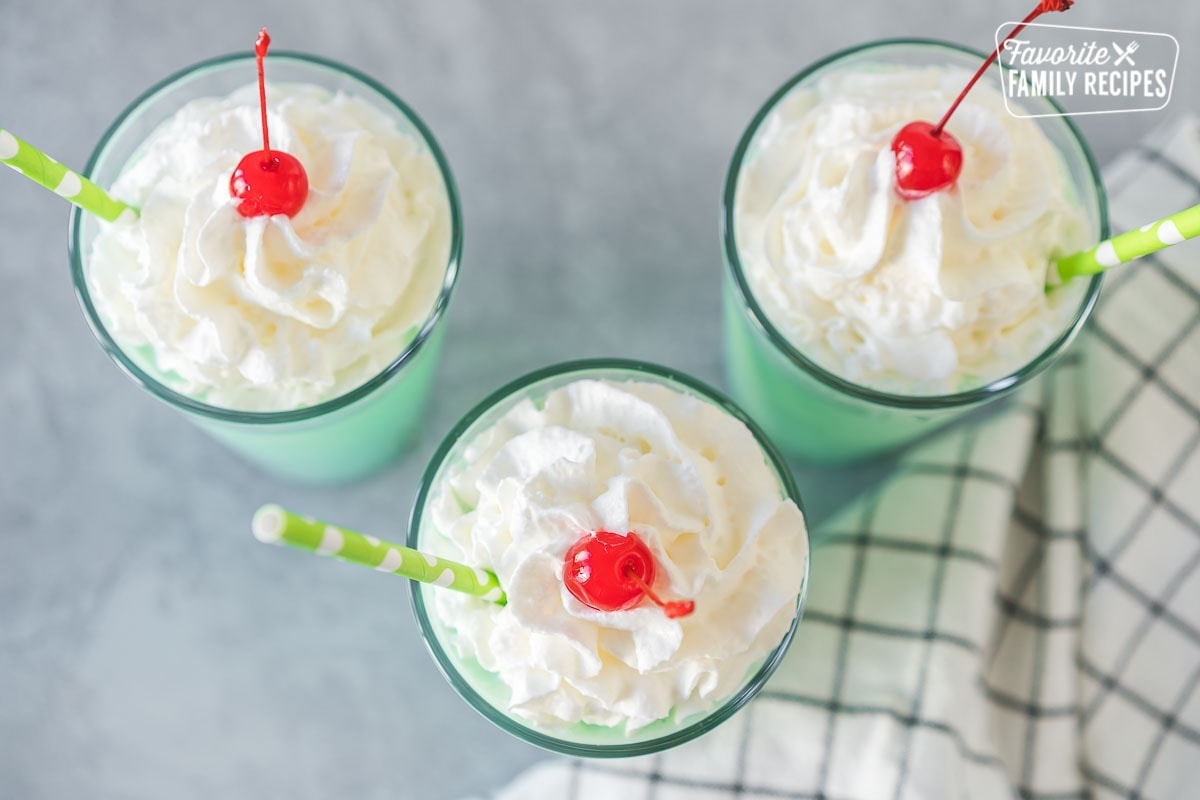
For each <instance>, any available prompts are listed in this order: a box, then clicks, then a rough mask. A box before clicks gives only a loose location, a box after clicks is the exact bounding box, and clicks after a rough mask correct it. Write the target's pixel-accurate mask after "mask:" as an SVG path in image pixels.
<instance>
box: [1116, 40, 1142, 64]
mask: <svg viewBox="0 0 1200 800" xmlns="http://www.w3.org/2000/svg"><path fill="white" fill-rule="evenodd" d="M1112 47H1113V50H1115V51H1116V53H1117V60H1116V61H1114V62H1113V66H1114V67H1119V66H1121V64H1123V63H1125V62H1126V61H1128V62H1129V66H1131V67H1135V66H1137V63H1136V62H1135V61H1134V60H1133V54H1134V53H1136V52H1137V49H1138V43H1137V39H1134V40H1133V41H1132V42H1130V43H1129V45H1128V46H1127V47H1126V48H1125V49H1124V50H1122V49H1121V45H1119V44H1117V43H1116V42H1113V43H1112Z"/></svg>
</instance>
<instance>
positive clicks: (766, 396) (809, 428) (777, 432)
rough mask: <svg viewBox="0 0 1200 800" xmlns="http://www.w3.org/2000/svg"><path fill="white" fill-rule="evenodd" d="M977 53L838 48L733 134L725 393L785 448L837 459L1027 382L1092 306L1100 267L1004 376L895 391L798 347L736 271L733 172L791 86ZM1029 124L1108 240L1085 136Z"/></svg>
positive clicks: (1055, 123)
mask: <svg viewBox="0 0 1200 800" xmlns="http://www.w3.org/2000/svg"><path fill="white" fill-rule="evenodd" d="M985 57H986V54H985V53H978V52H975V51H973V50H970V49H968V48H965V47H960V46H958V45H955V44H950V43H947V42H939V41H933V40H926V39H891V40H885V41H877V42H869V43H866V44H863V45H860V46H858V47H853V48H850V49H848V50H843V51H841V52H839V53H835V54H833V55H831V56H829V57H827V58H824V59H821V60H820V61H818V62H816V63H815V64H813V65H812V66H810V67H808V68H807V69H805V70H804V71H802V72H800V73H799V74H798V75H796V76H795V77H793V78H792V79H791V80H789V81H788V82H787V83H785V84H784V85H783V86H782V87H781V88H780V89H779V90H778V91H776V92H775V94H773V95H772V96H771V97H770V98H769V99H768V100H767V102H766V103H764V104H763V106H762V108H760V109H759V111H758V113H757V114H755V115H754V118H753V119H752V120H751V121H750V125H749V126H748V127H747V128H746V131H745V133H744V134H743V135H742V138H741V140H740V141H739V142H738V146H737V149H736V150H735V151H734V154H733V161H732V163H731V164H730V167H729V172H728V175H727V177H726V180H725V191H724V195H723V198H722V208H721V245H722V252H723V256H724V261H725V269H724V270H723V272H724V277H723V287H722V298H723V324H724V341H725V372H726V378H727V380H728V382H729V385H730V388H731V394H732V395H733V397H734V398H735V399H736V400H737V401H738V403H740V404H741V405H742V407H743V408H745V409H746V411H747V412H748V413H749V414H750V416H751V417H753V418H754V419H755V421H756V422H758V423H759V424H760V425H761V426H762V427H763V429H764V430H765V431H766V432H767V434H768V435H769V436H770V437H771V439H772V440H773V441H774V442H775V443H776V444H777V445H778V446H779V447H780V449H782V450H784V451H785V452H788V453H792V454H795V455H798V456H800V457H801V458H804V459H807V460H810V461H817V462H825V463H835V462H846V461H852V460H855V459H859V458H863V457H866V456H870V455H874V454H877V453H881V452H884V451H887V450H890V449H893V448H896V447H899V446H901V445H903V444H906V443H908V442H911V441H913V440H915V439H917V438H918V437H920V436H922V435H924V434H926V433H929V432H931V431H933V430H935V429H936V428H938V427H940V426H942V425H945V424H947V423H949V422H952V421H953V420H956V419H958V418H959V417H961V416H962V415H963V414H965V413H966V412H968V411H970V410H972V409H976V408H979V407H981V406H983V405H985V404H987V403H991V402H994V401H996V400H998V399H1000V398H1001V397H1004V396H1006V395H1008V394H1009V393H1010V392H1012V391H1013V390H1015V389H1017V388H1018V387H1020V386H1023V385H1025V384H1026V383H1028V382H1029V381H1030V379H1032V378H1033V377H1034V376H1035V375H1037V374H1038V373H1040V372H1041V371H1042V370H1044V369H1045V368H1046V367H1048V366H1050V365H1051V364H1052V363H1054V362H1055V361H1056V360H1057V359H1058V358H1059V356H1061V355H1062V354H1063V352H1064V351H1065V350H1066V349H1067V347H1068V345H1070V343H1071V341H1072V340H1073V339H1074V338H1075V335H1076V334H1077V333H1078V332H1079V330H1080V329H1081V328H1082V327H1083V324H1084V322H1085V321H1086V320H1087V318H1088V315H1089V314H1090V313H1091V311H1092V307H1093V306H1094V305H1095V303H1096V298H1097V297H1098V295H1099V292H1100V281H1101V278H1100V276H1099V275H1097V276H1095V277H1093V278H1091V279H1090V281H1089V283H1088V286H1087V289H1086V291H1085V292H1084V294H1083V297H1082V300H1081V301H1080V303H1079V307H1078V309H1077V310H1076V311H1075V313H1074V315H1072V316H1071V317H1070V319H1069V321H1068V323H1067V325H1066V326H1065V327H1064V328H1063V330H1062V331H1061V332H1060V333H1059V335H1058V336H1057V337H1056V338H1055V339H1054V341H1053V342H1051V343H1050V345H1049V346H1047V347H1046V348H1045V349H1044V350H1043V351H1042V352H1040V353H1038V354H1036V355H1035V356H1034V357H1033V358H1032V359H1031V360H1030V361H1029V362H1028V363H1026V364H1025V365H1024V366H1022V367H1021V368H1020V369H1018V370H1016V371H1015V372H1013V373H1012V374H1011V375H1006V376H1004V377H1002V378H999V379H997V380H994V381H991V382H990V383H987V384H984V385H981V386H978V387H975V388H972V389H968V390H966V391H961V392H956V393H953V394H942V395H903V394H893V393H890V392H885V391H879V390H876V389H872V388H869V387H866V386H862V385H859V384H856V383H853V382H852V381H849V380H846V379H845V378H842V377H840V376H838V375H836V374H834V373H832V372H830V371H829V370H827V369H825V368H824V367H822V366H820V365H819V364H817V363H815V362H814V361H813V360H812V359H811V358H809V357H808V356H807V355H805V354H804V353H803V352H802V351H801V350H799V349H797V348H796V347H795V346H794V345H793V344H791V343H790V342H789V341H788V340H787V338H786V337H785V336H784V335H783V334H782V333H781V332H780V331H779V329H778V328H777V327H776V326H775V325H774V324H773V323H772V322H771V320H770V319H769V318H768V317H767V315H766V313H765V312H764V311H763V309H762V307H761V306H760V305H759V303H758V301H757V300H756V299H755V298H754V295H753V293H752V292H751V288H750V285H749V283H748V281H747V279H746V276H745V274H744V273H743V268H742V263H741V261H740V259H739V255H738V243H737V231H736V230H735V226H734V219H735V218H734V202H735V198H736V196H737V187H738V179H739V177H740V176H741V172H742V166H743V164H744V163H745V162H747V160H748V159H749V158H751V157H752V156H753V154H754V151H755V148H756V145H757V141H758V135H759V130H760V127H761V125H762V123H763V121H764V120H765V119H766V118H767V117H768V115H769V114H770V113H771V112H772V111H773V110H774V109H775V108H776V107H777V106H778V105H779V104H780V103H782V102H784V101H785V100H786V99H787V98H788V97H789V96H790V95H791V94H792V92H794V91H796V90H798V89H803V88H805V87H807V86H810V85H811V84H812V83H813V82H814V81H815V79H816V78H817V77H818V76H819V75H820V74H821V73H823V72H825V71H826V70H829V69H834V68H836V69H845V68H849V67H855V66H858V67H862V68H864V69H879V68H885V69H886V68H887V67H889V66H905V67H911V66H931V65H936V66H949V67H959V68H962V69H965V70H969V71H973V70H974V69H976V68H978V66H979V64H980V63H981V62H982V60H983V59H984V58H985ZM1022 102H1023V104H1025V105H1027V106H1028V108H1029V110H1030V111H1032V112H1034V113H1045V114H1057V113H1059V112H1060V111H1061V109H1060V108H1059V107H1058V106H1057V105H1056V104H1055V103H1054V101H1052V100H1049V99H1046V98H1035V99H1031V100H1030V101H1028V102H1026V101H1022ZM1036 122H1037V123H1038V124H1039V126H1040V127H1041V129H1042V131H1043V132H1044V133H1045V134H1046V135H1047V136H1048V137H1049V139H1050V141H1051V142H1052V143H1053V144H1054V146H1055V148H1056V149H1057V150H1058V152H1059V153H1060V155H1061V156H1062V159H1063V162H1064V164H1065V166H1066V169H1067V172H1068V174H1069V176H1070V180H1071V183H1072V185H1073V187H1074V190H1075V193H1076V196H1077V197H1078V198H1079V202H1080V203H1081V205H1082V207H1083V209H1084V211H1085V212H1086V215H1087V218H1088V220H1089V222H1090V224H1091V227H1092V233H1093V235H1094V236H1095V239H1094V240H1093V241H1099V240H1100V239H1104V238H1107V237H1108V235H1109V229H1108V216H1107V208H1106V201H1105V195H1104V187H1103V184H1102V182H1101V180H1100V172H1099V169H1098V167H1097V165H1096V161H1095V159H1094V158H1093V156H1092V153H1091V151H1090V150H1089V149H1088V146H1087V144H1086V143H1085V142H1084V140H1083V137H1082V136H1081V135H1080V133H1079V131H1078V130H1077V129H1076V127H1075V126H1074V125H1073V124H1072V123H1071V121H1070V120H1069V119H1068V118H1067V117H1063V116H1046V117H1043V118H1041V119H1038V120H1036Z"/></svg>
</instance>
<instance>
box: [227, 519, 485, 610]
mask: <svg viewBox="0 0 1200 800" xmlns="http://www.w3.org/2000/svg"><path fill="white" fill-rule="evenodd" d="M250 527H251V530H252V531H253V532H254V538H256V539H258V540H259V541H260V542H265V543H267V544H287V545H291V546H292V547H295V548H297V549H299V550H307V551H308V552H310V553H316V554H317V555H322V556H333V557H335V558H340V559H342V560H343V561H349V562H350V563H352V564H359V565H361V566H364V567H370V568H371V569H374V570H378V571H380V572H390V573H391V574H393V575H401V576H403V577H405V578H411V579H412V580H414V581H421V582H422V583H432V584H434V585H435V586H444V587H446V588H447V589H453V590H455V591H457V592H465V593H467V594H471V595H475V596H476V597H480V598H482V599H484V600H490V601H491V602H493V603H498V604H501V605H503V604H504V602H505V600H506V598H505V596H504V590H503V589H501V588H500V581H499V580H497V579H496V576H495V575H494V574H493V573H491V572H488V571H487V570H484V569H478V568H476V567H468V566H467V565H466V564H459V563H458V562H456V561H449V560H447V559H445V558H438V557H437V556H431V555H429V554H427V553H422V552H421V551H420V550H413V549H412V548H411V547H404V546H402V545H398V544H392V543H391V542H385V541H382V540H380V539H376V538H375V537H374V536H366V535H364V534H361V533H355V532H354V531H350V530H346V529H345V528H339V527H337V526H334V525H329V524H327V523H325V522H318V521H317V520H314V519H309V518H307V517H302V516H300V515H299V514H293V513H292V512H290V511H287V510H285V509H282V508H280V507H279V506H276V505H266V506H263V507H262V508H260V509H259V510H258V511H257V512H256V513H255V514H254V520H253V521H252V522H251V525H250Z"/></svg>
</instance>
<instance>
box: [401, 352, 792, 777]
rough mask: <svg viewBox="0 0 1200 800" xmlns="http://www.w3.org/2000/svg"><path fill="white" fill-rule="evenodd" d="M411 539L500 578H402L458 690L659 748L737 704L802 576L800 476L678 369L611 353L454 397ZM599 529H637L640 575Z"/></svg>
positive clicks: (775, 647)
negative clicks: (479, 592)
mask: <svg viewBox="0 0 1200 800" xmlns="http://www.w3.org/2000/svg"><path fill="white" fill-rule="evenodd" d="M601 539H603V540H604V541H605V542H606V544H605V545H604V546H602V547H600V549H599V550H594V549H593V546H594V545H596V546H599V545H598V543H599V542H600V540H601ZM407 544H408V546H410V547H413V548H417V549H419V550H421V551H422V552H426V553H430V554H432V555H436V556H440V557H443V558H447V559H451V560H456V561H458V562H459V563H466V564H472V565H474V566H478V567H481V568H483V569H486V570H489V571H491V572H494V573H495V575H496V577H497V578H498V579H499V581H500V584H501V586H502V587H503V588H504V591H505V593H506V597H507V602H506V603H505V604H504V605H503V606H501V605H496V604H494V603H490V602H488V601H486V600H483V599H480V598H476V597H469V596H466V595H462V594H461V593H459V592H449V591H446V590H445V589H442V588H440V587H438V586H434V585H430V584H424V583H421V584H418V583H416V582H414V583H413V584H412V592H413V609H414V612H415V613H416V616H417V622H418V625H419V626H420V629H421V633H422V635H423V636H424V637H425V640H426V644H427V645H428V647H429V649H430V652H431V653H432V655H433V657H434V659H435V661H436V662H437V664H438V667H439V668H440V669H441V671H442V673H443V674H444V675H445V676H446V678H447V680H449V682H450V683H451V685H452V686H453V687H454V689H455V690H456V691H457V692H458V693H459V694H460V695H461V696H462V697H463V698H464V699H465V700H466V701H467V702H468V703H469V704H470V705H471V706H472V707H474V708H475V709H476V710H477V711H479V712H480V713H481V714H482V715H484V716H485V717H486V718H487V719H489V720H490V721H492V722H493V723H495V724H496V725H498V726H499V727H501V728H502V729H503V730H505V731H506V732H508V733H510V734H512V735H514V736H517V737H519V738H521V739H524V740H525V741H528V742H530V743H532V744H535V745H537V746H539V747H543V748H546V749H549V750H553V751H556V752H561V753H568V754H573V755H582V756H588V757H596V758H612V757H623V756H634V755H640V754H645V753H652V752H656V751H660V750H664V749H666V748H669V747H674V746H675V745H678V744H681V743H683V742H685V741H688V740H690V739H693V738H695V737H696V736H699V735H701V734H703V733H704V732H706V731H708V730H711V729H712V728H713V727H715V726H716V725H718V724H719V723H720V722H722V721H723V720H725V719H727V718H728V717H730V716H731V715H732V714H733V713H734V712H736V711H737V710H738V709H739V708H741V707H742V706H743V705H744V704H745V703H747V702H748V701H749V700H750V698H751V697H753V696H754V695H755V694H756V693H757V692H758V691H759V689H761V687H762V686H763V684H764V683H765V682H766V680H767V678H768V677H769V676H770V675H771V673H772V672H773V671H774V669H775V668H776V666H777V665H778V664H779V662H780V660H781V659H782V657H783V655H784V652H785V651H786V649H787V646H788V644H789V642H790V641H791V638H792V636H793V633H794V631H795V628H796V624H797V622H798V620H799V616H800V611H801V609H802V607H803V600H804V594H805V590H806V586H807V576H808V536H807V530H806V526H805V521H804V516H803V512H802V510H801V508H800V505H799V498H798V495H797V493H796V490H795V487H794V486H793V484H792V479H791V477H790V474H789V472H788V469H787V466H786V464H785V463H784V462H783V460H782V459H781V458H780V457H779V456H778V454H777V453H776V452H775V451H774V448H773V447H772V446H771V445H770V443H769V442H768V441H767V440H766V439H765V438H764V437H763V436H762V434H761V432H760V431H759V430H758V429H757V428H756V427H755V426H754V424H753V423H752V422H750V421H749V420H748V418H747V417H745V415H744V414H743V413H742V412H741V411H740V410H739V409H738V408H737V407H736V406H734V405H733V404H732V403H730V402H729V401H728V400H726V399H725V398H723V397H721V396H720V395H718V394H716V393H715V392H714V391H713V390H711V389H709V388H708V387H706V386H704V385H703V384H701V383H699V382H697V381H695V380H694V379H692V378H689V377H687V376H685V375H680V374H679V373H676V372H673V371H671V370H669V369H664V368H662V367H658V366H654V365H650V364H644V363H641V362H634V361H623V360H614V359H608V360H594V361H579V362H573V363H567V364H562V365H559V366H555V367H549V368H547V369H544V370H541V371H539V372H536V373H533V374H531V375H528V376H526V377H524V378H521V379H519V380H517V381H514V382H513V383H511V384H509V385H508V386H505V387H504V388H502V389H500V390H498V391H497V392H496V393H495V394H493V395H492V396H491V397H489V398H487V399H485V400H484V401H483V402H481V403H480V404H479V405H478V406H476V407H475V409H473V410H472V411H471V412H469V413H468V414H467V416H466V417H464V419H463V420H462V421H461V422H460V423H459V424H458V425H457V426H456V427H455V429H454V430H453V431H452V432H451V433H450V434H449V435H448V436H447V437H446V439H445V440H444V441H443V443H442V446H441V448H440V449H439V450H438V452H437V453H436V454H435V455H434V457H433V459H432V460H431V461H430V464H429V467H428V468H427V469H426V472H425V476H424V478H423V480H422V485H421V489H420V492H419V493H418V496H417V500H416V503H415V505H414V507H413V512H412V518H411V521H410V524H409V534H408V541H407ZM609 546H612V547H616V548H624V547H629V548H632V549H633V550H634V551H636V550H637V548H638V547H644V551H642V554H641V555H639V556H637V557H636V558H635V562H636V563H635V564H634V566H636V567H637V569H636V570H635V572H637V574H638V576H639V578H638V580H641V578H645V581H644V586H643V587H642V588H641V589H638V588H636V587H635V586H634V582H633V579H632V578H631V577H629V574H628V573H626V572H624V571H623V570H624V568H622V569H618V568H617V565H618V564H626V566H628V562H622V561H621V560H620V559H621V558H624V557H625V556H618V557H617V560H616V561H613V562H611V563H609V564H608V565H607V566H606V562H605V561H604V553H605V552H607V551H606V550H605V548H607V547H609ZM622 552H623V551H622ZM626 555H627V554H626ZM646 565H649V567H648V569H647V567H646ZM597 586H599V588H596V587H597ZM606 589H607V590H609V591H617V592H618V593H621V592H624V591H626V590H630V591H631V592H632V593H631V594H629V595H627V596H624V599H622V600H621V601H620V602H614V601H613V598H612V596H611V595H605V593H604V592H605V590H606ZM681 607H685V608H681Z"/></svg>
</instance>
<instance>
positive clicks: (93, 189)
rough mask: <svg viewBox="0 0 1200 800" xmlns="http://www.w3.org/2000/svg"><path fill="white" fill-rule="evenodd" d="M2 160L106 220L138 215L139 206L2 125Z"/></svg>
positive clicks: (0, 159) (131, 217)
mask: <svg viewBox="0 0 1200 800" xmlns="http://www.w3.org/2000/svg"><path fill="white" fill-rule="evenodd" d="M0 164H4V165H6V166H8V167H11V168H12V169H14V170H16V171H17V172H18V173H20V174H21V175H23V176H25V177H26V178H28V179H29V180H31V181H33V182H34V183H37V184H39V185H41V186H43V187H45V188H47V189H49V190H50V191H52V192H54V193H55V194H57V195H58V196H59V197H62V198H64V199H66V200H70V201H71V202H72V203H74V204H75V205H77V206H79V207H80V208H82V209H83V210H84V211H87V212H88V213H89V214H94V215H95V216H97V217H99V218H100V219H103V220H105V221H106V222H128V221H131V220H134V219H137V216H138V213H137V209H135V208H133V207H132V206H129V205H126V204H125V203H124V202H122V201H121V200H118V199H117V198H115V197H113V196H112V195H110V194H108V193H107V192H105V191H104V190H103V189H101V188H100V187H99V186H97V185H96V184H94V183H92V182H91V181H90V180H88V179H87V178H85V177H83V176H82V175H80V174H79V173H77V172H75V171H74V170H72V169H69V168H68V167H66V166H64V165H63V164H61V163H59V161H58V160H57V159H55V158H53V157H51V156H50V155H48V154H47V153H43V152H42V151H41V150H39V149H38V148H36V147H34V146H33V145H31V144H30V143H29V142H26V141H24V140H22V139H19V138H17V137H16V136H14V135H13V134H12V133H10V132H8V131H6V130H3V129H0Z"/></svg>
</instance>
